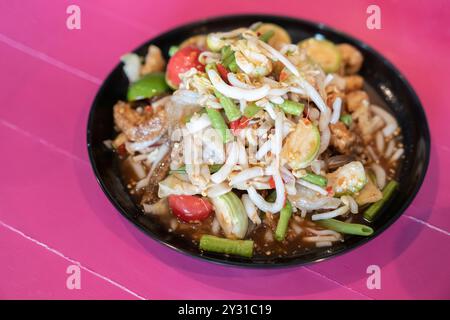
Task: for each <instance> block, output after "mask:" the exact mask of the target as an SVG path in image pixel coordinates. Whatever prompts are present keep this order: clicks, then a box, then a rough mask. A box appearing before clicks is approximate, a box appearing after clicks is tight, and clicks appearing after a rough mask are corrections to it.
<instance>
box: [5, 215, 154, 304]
mask: <svg viewBox="0 0 450 320" xmlns="http://www.w3.org/2000/svg"><path fill="white" fill-rule="evenodd" d="M0 225H2V226H3V227H4V228H6V229H8V230H10V231H12V232H14V233H17V234H18V235H20V236H22V237H23V238H25V239H27V240H29V241H31V242H33V243H34V244H36V245H38V246H40V247H43V248H44V249H45V250H48V251H50V252H51V253H53V254H55V255H57V256H59V257H61V258H63V259H65V260H67V261H69V262H70V263H72V264H75V265H77V266H79V267H80V268H81V269H83V270H85V271H86V272H89V273H90V274H92V275H94V276H96V277H98V278H100V279H102V280H104V281H106V282H108V283H109V284H111V285H113V286H115V287H117V288H119V289H121V290H123V291H125V292H127V293H129V294H131V295H132V296H134V297H136V298H138V299H140V300H146V299H145V298H144V297H142V296H140V295H139V294H137V293H135V292H134V291H132V290H130V289H128V288H127V287H125V286H123V285H121V284H120V283H118V282H116V281H114V280H112V279H110V278H108V277H106V276H104V275H102V274H100V273H98V272H96V271H94V270H91V269H90V268H88V267H85V266H83V265H82V264H81V263H80V262H79V261H76V260H73V259H71V258H69V257H67V256H66V255H64V254H63V253H61V252H59V251H58V250H56V249H53V248H51V247H50V246H48V245H46V244H45V243H43V242H40V241H38V240H36V239H34V238H32V237H30V236H28V235H26V234H25V233H23V232H22V231H20V230H18V229H16V228H14V227H12V226H10V225H8V224H6V223H4V222H3V221H1V220H0Z"/></svg>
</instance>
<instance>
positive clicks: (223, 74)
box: [216, 63, 230, 84]
mask: <svg viewBox="0 0 450 320" xmlns="http://www.w3.org/2000/svg"><path fill="white" fill-rule="evenodd" d="M216 66H217V71H218V72H219V74H220V77H221V78H222V80H223V81H225V82H226V83H228V84H230V83H229V82H228V70H227V68H225V67H224V66H223V65H221V64H220V63H218V64H217V65H216Z"/></svg>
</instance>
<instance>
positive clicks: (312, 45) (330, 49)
mask: <svg viewBox="0 0 450 320" xmlns="http://www.w3.org/2000/svg"><path fill="white" fill-rule="evenodd" d="M299 46H300V48H302V49H304V50H306V54H307V56H308V57H309V58H310V59H311V60H312V61H314V62H315V63H317V64H319V65H320V66H321V67H322V69H323V71H325V72H327V73H333V72H336V71H338V70H339V67H340V65H341V54H340V52H339V50H338V49H337V47H336V46H335V45H334V43H333V42H331V41H328V40H319V39H316V38H309V39H306V40H303V41H302V42H300V43H299Z"/></svg>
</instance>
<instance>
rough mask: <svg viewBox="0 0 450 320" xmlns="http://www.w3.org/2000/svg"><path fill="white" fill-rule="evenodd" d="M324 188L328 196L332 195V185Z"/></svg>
mask: <svg viewBox="0 0 450 320" xmlns="http://www.w3.org/2000/svg"><path fill="white" fill-rule="evenodd" d="M325 190H326V191H327V192H328V195H329V196H333V195H334V191H333V187H332V186H328V187H326V188H325Z"/></svg>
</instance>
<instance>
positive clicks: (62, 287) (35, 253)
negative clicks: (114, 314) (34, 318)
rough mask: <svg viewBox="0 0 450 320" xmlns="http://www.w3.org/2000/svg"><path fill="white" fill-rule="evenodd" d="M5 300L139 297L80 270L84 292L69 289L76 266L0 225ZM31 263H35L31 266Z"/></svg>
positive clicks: (0, 288)
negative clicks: (73, 267)
mask: <svg viewBox="0 0 450 320" xmlns="http://www.w3.org/2000/svg"><path fill="white" fill-rule="evenodd" d="M0 244H1V246H0V247H1V249H0V261H2V265H3V267H2V272H0V282H1V284H2V285H1V286H0V298H1V299H134V298H135V296H133V295H131V294H129V293H127V292H126V291H124V290H122V289H120V288H118V287H116V286H114V285H112V284H110V283H109V282H107V281H105V280H103V279H101V278H99V277H97V276H95V275H93V274H92V273H90V272H87V271H85V270H83V269H81V271H80V276H81V277H80V284H81V288H80V289H72V290H70V289H68V288H67V285H66V281H67V277H68V276H69V274H67V273H66V272H67V268H68V267H69V266H71V265H73V263H72V262H71V261H68V260H66V259H64V258H62V257H60V256H58V255H56V254H55V253H52V252H51V251H49V250H48V249H45V248H44V247H42V246H40V245H38V244H36V243H33V242H32V241H30V240H28V239H26V238H25V237H23V236H21V235H20V234H18V233H16V232H14V231H11V230H9V229H7V228H5V227H4V226H1V225H0ZM30 262H31V263H30Z"/></svg>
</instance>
